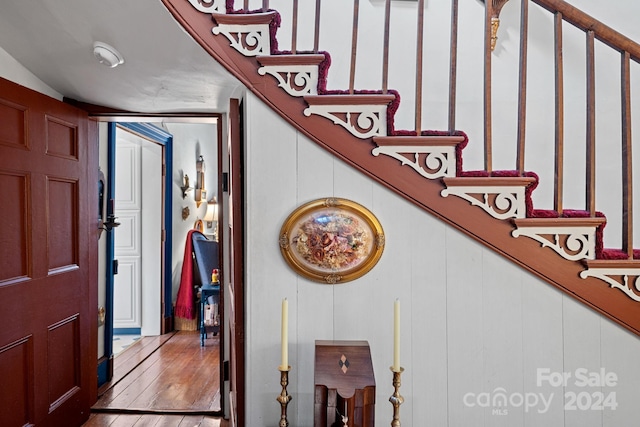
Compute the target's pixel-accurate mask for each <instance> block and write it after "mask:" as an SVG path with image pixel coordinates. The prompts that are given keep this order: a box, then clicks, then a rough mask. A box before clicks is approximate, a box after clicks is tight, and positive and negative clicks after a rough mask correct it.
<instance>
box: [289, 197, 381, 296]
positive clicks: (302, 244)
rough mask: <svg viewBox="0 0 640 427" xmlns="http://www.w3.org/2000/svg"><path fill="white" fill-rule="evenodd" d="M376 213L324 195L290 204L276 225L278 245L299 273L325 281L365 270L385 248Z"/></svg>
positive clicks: (332, 281) (347, 278)
mask: <svg viewBox="0 0 640 427" xmlns="http://www.w3.org/2000/svg"><path fill="white" fill-rule="evenodd" d="M384 244H385V237H384V232H383V230H382V226H381V225H380V222H379V221H378V219H377V218H376V217H375V216H374V215H373V214H372V213H371V212H370V211H369V210H368V209H367V208H365V207H364V206H362V205H360V204H358V203H356V202H353V201H351V200H347V199H340V198H334V197H330V198H324V199H317V200H313V201H311V202H308V203H305V204H304V205H302V206H300V207H299V208H297V209H296V210H294V211H293V212H292V213H291V214H290V215H289V217H288V218H287V219H286V221H285V222H284V224H283V225H282V228H281V230H280V251H281V252H282V256H283V257H284V259H285V260H286V261H287V263H288V264H289V266H290V267H291V268H293V270H295V271H296V272H297V273H298V274H300V275H301V276H304V277H306V278H308V279H311V280H313V281H316V282H320V283H326V284H337V283H344V282H348V281H351V280H354V279H357V278H359V277H361V276H363V275H364V274H366V273H367V272H369V271H370V270H371V269H372V268H373V267H374V266H375V265H376V263H377V262H378V260H379V259H380V257H381V256H382V251H383V250H384Z"/></svg>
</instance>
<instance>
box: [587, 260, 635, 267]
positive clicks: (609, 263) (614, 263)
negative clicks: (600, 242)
mask: <svg viewBox="0 0 640 427" xmlns="http://www.w3.org/2000/svg"><path fill="white" fill-rule="evenodd" d="M583 262H584V263H585V264H586V265H587V267H589V268H590V269H595V268H620V269H630V268H637V269H640V259H592V260H585V261H583Z"/></svg>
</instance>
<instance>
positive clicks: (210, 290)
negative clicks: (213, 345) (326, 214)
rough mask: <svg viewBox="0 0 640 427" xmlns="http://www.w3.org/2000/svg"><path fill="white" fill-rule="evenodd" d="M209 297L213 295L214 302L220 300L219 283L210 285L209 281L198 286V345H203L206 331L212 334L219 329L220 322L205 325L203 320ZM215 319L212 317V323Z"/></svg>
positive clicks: (216, 302) (217, 302)
mask: <svg viewBox="0 0 640 427" xmlns="http://www.w3.org/2000/svg"><path fill="white" fill-rule="evenodd" d="M209 297H213V301H214V304H219V302H220V284H217V285H212V284H210V283H208V284H206V285H202V286H201V287H200V345H201V346H204V339H205V338H206V337H207V332H212V333H213V334H214V335H215V334H217V333H218V332H219V331H220V324H214V326H207V325H205V322H204V308H205V306H206V305H207V304H209V302H208V300H209ZM216 320H217V319H214V323H215V321H216Z"/></svg>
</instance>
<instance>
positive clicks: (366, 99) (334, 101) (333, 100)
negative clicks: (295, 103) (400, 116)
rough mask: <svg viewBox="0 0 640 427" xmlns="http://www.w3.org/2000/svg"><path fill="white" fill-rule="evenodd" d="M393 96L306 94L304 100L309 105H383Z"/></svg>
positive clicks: (392, 98)
mask: <svg viewBox="0 0 640 427" xmlns="http://www.w3.org/2000/svg"><path fill="white" fill-rule="evenodd" d="M395 98H396V97H395V95H389V94H386V95H385V94H382V93H377V94H369V93H366V94H365V93H354V94H349V93H345V94H323V95H306V96H305V97H304V100H305V101H307V103H309V105H385V104H389V103H391V102H392V101H393V100H394V99H395Z"/></svg>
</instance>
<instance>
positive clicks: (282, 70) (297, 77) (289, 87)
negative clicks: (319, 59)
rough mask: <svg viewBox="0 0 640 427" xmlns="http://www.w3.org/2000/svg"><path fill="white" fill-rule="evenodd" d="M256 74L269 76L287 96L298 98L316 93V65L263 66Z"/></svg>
mask: <svg viewBox="0 0 640 427" xmlns="http://www.w3.org/2000/svg"><path fill="white" fill-rule="evenodd" d="M258 74H260V75H261V76H264V75H265V74H270V75H272V76H273V77H275V78H276V80H278V86H279V87H281V88H282V89H284V90H285V91H286V92H287V93H288V94H289V95H291V96H295V97H300V96H304V95H316V94H317V93H318V66H317V65H265V66H262V67H260V68H258Z"/></svg>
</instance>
